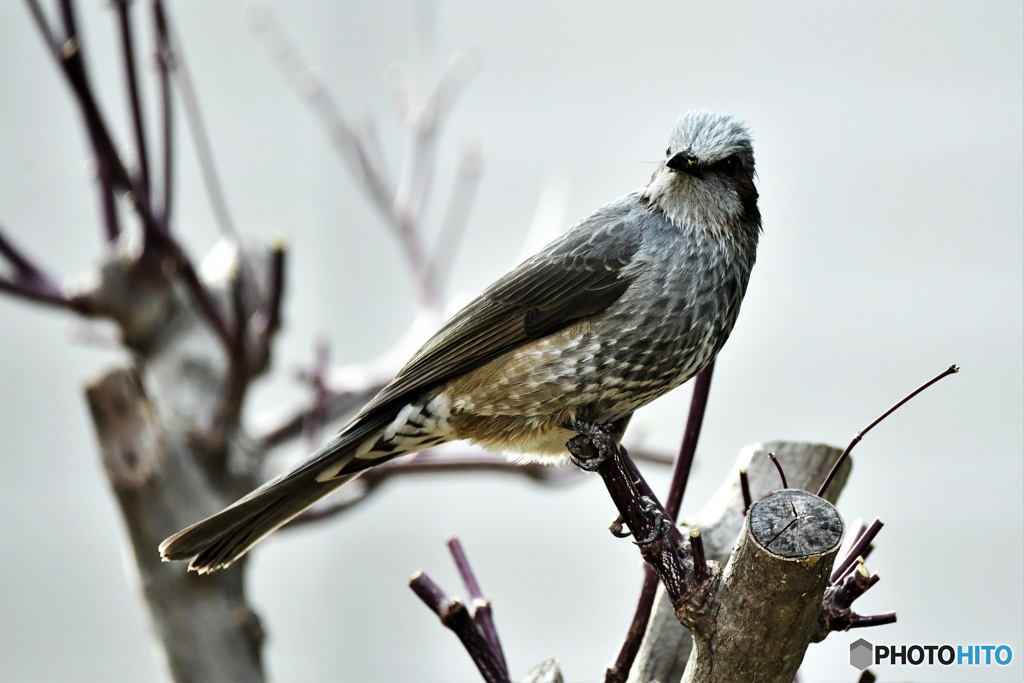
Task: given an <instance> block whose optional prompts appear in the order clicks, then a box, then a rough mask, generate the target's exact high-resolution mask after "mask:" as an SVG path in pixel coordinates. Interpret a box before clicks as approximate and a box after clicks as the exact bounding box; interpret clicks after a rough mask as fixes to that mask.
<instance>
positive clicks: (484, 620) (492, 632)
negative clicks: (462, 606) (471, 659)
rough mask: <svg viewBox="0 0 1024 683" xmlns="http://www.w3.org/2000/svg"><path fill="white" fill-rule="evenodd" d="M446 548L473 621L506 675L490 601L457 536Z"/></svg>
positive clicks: (505, 666) (449, 541) (450, 540)
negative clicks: (458, 577) (470, 606)
mask: <svg viewBox="0 0 1024 683" xmlns="http://www.w3.org/2000/svg"><path fill="white" fill-rule="evenodd" d="M448 550H449V551H450V552H451V554H452V559H454V560H455V566H456V567H457V568H458V570H459V576H461V577H462V583H464V584H465V585H466V591H467V592H468V593H469V599H470V600H471V601H472V602H473V621H475V622H476V625H477V626H478V627H479V628H480V631H481V632H482V633H483V634H484V638H486V639H487V642H488V644H490V646H491V651H492V652H493V653H494V655H495V657H496V658H497V659H498V663H499V664H500V665H501V669H502V670H503V671H504V672H505V674H506V675H508V663H507V662H506V661H505V652H504V651H503V650H502V647H501V639H500V638H498V629H497V627H496V626H495V625H494V615H493V613H492V612H491V601H490V600H488V599H487V598H485V597H484V596H483V593H481V591H480V584H479V583H478V582H477V580H476V576H475V575H474V574H473V570H472V568H470V566H469V559H468V558H467V557H466V553H465V552H463V550H462V544H461V543H459V539H458V538H456V537H454V536H452V537H451V538H450V539H448Z"/></svg>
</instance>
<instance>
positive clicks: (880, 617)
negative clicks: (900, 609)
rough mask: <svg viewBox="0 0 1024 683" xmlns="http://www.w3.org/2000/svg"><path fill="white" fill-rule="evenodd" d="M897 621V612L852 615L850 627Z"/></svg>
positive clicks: (881, 624) (864, 626) (882, 624)
mask: <svg viewBox="0 0 1024 683" xmlns="http://www.w3.org/2000/svg"><path fill="white" fill-rule="evenodd" d="M895 623H896V613H895V612H886V613H884V614H875V615H872V616H868V617H862V616H861V615H859V614H851V615H850V628H866V627H868V626H885V625H886V624H895Z"/></svg>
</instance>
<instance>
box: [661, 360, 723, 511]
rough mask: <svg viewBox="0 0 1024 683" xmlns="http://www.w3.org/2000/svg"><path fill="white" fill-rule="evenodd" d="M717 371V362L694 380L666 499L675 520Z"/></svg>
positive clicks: (666, 506) (681, 503) (667, 506)
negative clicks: (687, 414) (681, 439)
mask: <svg viewBox="0 0 1024 683" xmlns="http://www.w3.org/2000/svg"><path fill="white" fill-rule="evenodd" d="M714 372H715V364H714V362H713V361H712V363H711V365H709V366H707V367H706V368H704V370H702V371H701V373H700V374H699V375H697V378H696V379H695V380H693V397H692V398H691V399H690V413H689V416H688V417H687V418H686V429H685V430H684V431H683V443H682V445H681V446H680V447H679V457H678V458H677V459H676V466H675V469H674V470H673V471H672V483H671V484H670V485H669V489H668V497H667V498H666V500H665V512H666V513H667V514H668V516H669V518H670V519H671V520H672V521H673V522H674V521H676V520H677V519H678V518H679V510H680V508H682V506H683V494H684V493H685V492H686V483H687V482H688V481H689V479H690V470H691V469H692V468H693V457H694V454H696V452H697V440H698V439H699V438H700V430H701V427H702V426H703V425H704V411H705V409H706V408H707V405H708V394H709V393H710V391H711V376H712V375H713V374H714Z"/></svg>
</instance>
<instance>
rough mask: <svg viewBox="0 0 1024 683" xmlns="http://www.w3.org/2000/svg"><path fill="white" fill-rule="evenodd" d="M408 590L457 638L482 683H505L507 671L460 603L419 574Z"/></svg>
mask: <svg viewBox="0 0 1024 683" xmlns="http://www.w3.org/2000/svg"><path fill="white" fill-rule="evenodd" d="M409 588H411V589H412V591H413V592H414V593H415V594H416V595H417V597H419V599H420V600H422V601H423V603H424V604H425V605H426V606H427V607H429V608H430V610H431V611H432V612H433V613H434V614H436V615H437V616H439V617H440V618H441V623H442V624H444V626H445V627H446V628H448V629H449V630H451V631H452V632H453V633H454V634H455V635H456V636H458V638H459V640H460V641H462V646H463V647H465V648H466V652H468V653H469V656H470V657H471V658H472V659H473V663H474V664H476V667H477V669H478V670H479V671H480V675H481V676H483V678H484V680H485V681H487V682H488V683H509V680H510V679H509V675H508V671H507V670H506V669H505V668H504V666H503V665H502V663H501V661H499V659H498V657H497V656H496V655H495V653H494V651H493V650H492V649H491V644H490V643H489V642H488V641H487V638H486V637H484V634H483V632H481V630H480V627H479V626H478V625H477V623H476V622H475V621H473V618H472V617H471V616H470V614H469V610H467V609H466V606H465V605H464V604H463V603H462V601H461V600H459V599H458V598H454V597H452V596H450V595H448V594H447V593H446V592H445V591H444V590H443V589H442V588H441V587H440V586H438V585H437V584H436V583H434V582H433V580H431V578H430V577H429V576H427V575H426V574H424V573H423V572H417V573H416V574H415V575H414V576H413V577H412V579H411V580H410V581H409Z"/></svg>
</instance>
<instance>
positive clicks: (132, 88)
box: [114, 0, 150, 196]
mask: <svg viewBox="0 0 1024 683" xmlns="http://www.w3.org/2000/svg"><path fill="white" fill-rule="evenodd" d="M130 3H131V0H114V6H115V7H116V9H117V19H118V29H119V31H120V38H121V57H122V59H123V60H124V71H125V82H126V84H127V87H128V102H129V105H130V109H131V117H132V132H133V133H134V135H135V147H136V153H137V154H138V155H139V176H140V183H141V185H142V189H143V190H144V191H145V193H146V195H147V196H149V192H150V183H149V153H148V152H147V145H146V131H145V129H144V128H143V125H142V119H143V114H142V102H141V101H140V99H139V77H138V74H137V73H136V70H135V47H134V45H133V44H132V26H131V16H130V15H129V13H128V5H129V4H130Z"/></svg>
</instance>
